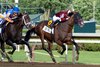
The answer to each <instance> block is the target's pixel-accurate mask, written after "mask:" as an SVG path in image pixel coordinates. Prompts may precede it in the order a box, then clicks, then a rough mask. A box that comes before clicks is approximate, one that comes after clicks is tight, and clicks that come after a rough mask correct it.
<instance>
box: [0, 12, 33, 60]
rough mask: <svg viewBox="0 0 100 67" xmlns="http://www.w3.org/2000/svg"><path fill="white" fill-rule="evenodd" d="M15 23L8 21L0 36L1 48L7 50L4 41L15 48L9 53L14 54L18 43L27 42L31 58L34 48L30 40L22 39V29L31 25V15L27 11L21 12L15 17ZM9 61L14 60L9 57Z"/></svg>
mask: <svg viewBox="0 0 100 67" xmlns="http://www.w3.org/2000/svg"><path fill="white" fill-rule="evenodd" d="M13 20H14V22H13V23H8V24H7V25H6V27H5V29H4V33H2V34H1V36H0V44H1V45H0V46H1V50H2V51H3V52H5V49H4V43H6V44H7V45H9V46H11V47H12V48H13V50H12V51H9V52H8V53H9V54H13V53H14V51H15V50H16V45H15V44H14V43H16V44H25V45H27V47H28V49H29V53H30V58H32V50H31V47H30V45H29V43H28V42H26V41H24V40H22V30H23V27H24V26H26V27H27V28H28V27H29V26H30V17H29V15H28V14H27V13H23V14H22V13H20V14H19V15H18V17H16V18H13ZM8 60H9V61H12V60H11V59H9V58H8Z"/></svg>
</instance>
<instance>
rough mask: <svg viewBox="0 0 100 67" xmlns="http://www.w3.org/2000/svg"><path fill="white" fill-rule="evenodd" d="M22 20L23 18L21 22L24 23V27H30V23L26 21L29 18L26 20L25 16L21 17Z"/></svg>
mask: <svg viewBox="0 0 100 67" xmlns="http://www.w3.org/2000/svg"><path fill="white" fill-rule="evenodd" d="M22 18H23V22H24V24H25V26H26V27H27V28H29V26H30V25H31V22H30V20H28V19H29V18H27V15H23V17H22Z"/></svg>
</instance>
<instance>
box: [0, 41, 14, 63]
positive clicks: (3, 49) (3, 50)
mask: <svg viewBox="0 0 100 67" xmlns="http://www.w3.org/2000/svg"><path fill="white" fill-rule="evenodd" d="M0 45H1V47H0V48H1V50H0V53H1V55H2V57H3V58H7V59H8V61H9V62H13V60H12V59H11V58H10V57H9V56H8V55H7V53H6V52H5V48H4V42H2V43H1V44H0ZM3 58H2V59H1V60H2V61H3Z"/></svg>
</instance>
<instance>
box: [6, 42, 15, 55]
mask: <svg viewBox="0 0 100 67" xmlns="http://www.w3.org/2000/svg"><path fill="white" fill-rule="evenodd" d="M6 44H8V45H9V46H11V47H12V48H13V50H12V51H9V52H8V53H9V54H13V53H14V52H15V50H16V46H15V44H14V43H13V42H12V41H10V40H7V41H6Z"/></svg>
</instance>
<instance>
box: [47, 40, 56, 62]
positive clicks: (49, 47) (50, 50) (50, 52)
mask: <svg viewBox="0 0 100 67" xmlns="http://www.w3.org/2000/svg"><path fill="white" fill-rule="evenodd" d="M47 42H48V53H49V54H50V56H51V58H52V61H53V62H54V63H56V60H55V58H54V56H53V54H52V43H51V42H50V41H47Z"/></svg>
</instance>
